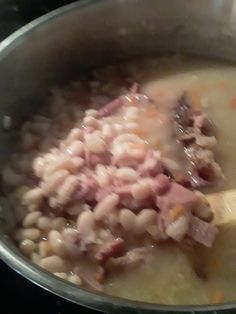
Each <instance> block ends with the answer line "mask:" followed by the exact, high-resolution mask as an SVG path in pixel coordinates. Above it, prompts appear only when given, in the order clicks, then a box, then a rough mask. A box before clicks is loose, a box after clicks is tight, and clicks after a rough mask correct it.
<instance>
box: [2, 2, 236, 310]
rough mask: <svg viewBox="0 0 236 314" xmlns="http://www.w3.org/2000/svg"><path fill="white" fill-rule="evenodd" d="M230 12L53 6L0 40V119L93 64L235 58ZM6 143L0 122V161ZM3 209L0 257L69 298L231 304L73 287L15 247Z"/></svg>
mask: <svg viewBox="0 0 236 314" xmlns="http://www.w3.org/2000/svg"><path fill="white" fill-rule="evenodd" d="M235 14H236V1H233V0H204V1H190V0H169V1H168V0H159V1H157V0H126V1H125V0H113V1H111V0H94V1H92V0H87V1H79V2H75V3H73V4H71V5H68V6H65V7H62V8H60V9H58V10H56V11H53V12H52V13H49V14H47V15H45V16H43V17H41V18H39V19H37V20H35V21H33V22H32V23H30V24H28V25H26V26H25V27H23V28H21V29H20V30H19V31H17V32H16V33H14V34H13V35H11V36H10V37H9V38H7V39H6V40H5V41H4V42H2V43H1V44H0V119H3V117H4V115H9V116H10V117H11V118H12V121H13V127H16V126H17V125H18V124H19V123H20V122H21V121H22V119H24V117H26V116H27V115H28V114H29V113H31V112H34V111H35V110H37V108H38V106H39V104H40V103H41V102H42V101H43V99H44V98H45V96H46V95H47V93H48V91H49V90H50V88H51V87H52V86H55V85H58V84H63V83H65V82H67V81H68V80H71V79H73V77H75V76H78V74H79V73H80V72H81V71H83V70H84V69H85V68H88V67H91V66H94V65H101V64H105V63H110V62H115V61H117V60H123V59H127V58H131V57H137V56H147V55H149V56H150V55H157V54H166V53H171V52H185V53H192V54H197V55H206V56H211V57H219V58H224V59H231V60H235V59H236V54H235V51H236V19H235ZM12 147H14V141H13V139H12V133H11V132H8V133H6V132H4V131H3V130H2V129H1V130H0V161H1V163H2V162H3V161H4V159H5V158H7V156H8V153H9V151H10V150H11V148H12ZM4 213H5V216H4ZM9 215H10V213H9V212H7V209H6V208H4V206H3V213H2V217H3V218H2V220H1V227H0V229H1V230H0V256H1V258H2V259H3V260H4V261H5V262H6V263H7V264H8V265H10V266H11V267H12V268H14V269H15V270H16V271H17V272H19V273H21V274H22V275H23V276H25V277H26V278H28V279H29V280H31V281H33V282H35V283H36V284H38V285H40V286H42V287H43V288H45V289H47V290H49V291H51V292H53V293H55V294H57V295H60V296H61V297H63V298H66V299H68V300H71V301H73V302H75V303H79V304H83V305H85V306H89V307H92V308H95V309H97V310H101V311H105V312H109V313H110V312H111V313H115V312H124V313H133V312H137V313H141V312H145V313H146V312H149V313H151V312H158V311H159V312H161V311H169V312H181V313H183V312H199V311H200V312H203V311H216V310H227V309H232V308H236V303H231V304H223V305H213V306H166V305H158V304H146V303H142V302H133V301H129V300H124V299H120V298H114V297H110V296H106V295H104V294H100V293H96V292H93V291H89V290H86V289H82V288H76V287H75V286H73V285H71V284H69V283H67V282H64V281H62V280H60V279H57V278H55V277H54V276H52V275H50V274H49V273H47V272H45V271H43V270H42V269H40V268H38V267H37V266H35V265H32V264H31V263H30V262H29V261H28V260H27V259H25V258H24V257H23V256H22V255H21V254H20V253H19V252H18V250H17V249H16V247H15V246H14V244H13V243H12V242H11V240H10V239H9V238H8V236H7V235H6V231H5V230H6V227H9V224H10V220H9V219H8V217H9ZM4 217H5V218H4ZM4 219H5V220H4Z"/></svg>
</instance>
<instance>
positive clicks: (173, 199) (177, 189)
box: [157, 182, 199, 212]
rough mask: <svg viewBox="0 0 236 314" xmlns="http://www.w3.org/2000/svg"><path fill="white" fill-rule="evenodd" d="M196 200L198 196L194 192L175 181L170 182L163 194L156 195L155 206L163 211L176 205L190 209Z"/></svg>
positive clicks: (196, 202)
mask: <svg viewBox="0 0 236 314" xmlns="http://www.w3.org/2000/svg"><path fill="white" fill-rule="evenodd" d="M198 201H199V198H198V196H197V195H196V194H195V193H194V192H192V191H191V190H188V189H186V188H185V187H183V186H181V185H180V184H178V183H175V182H172V183H171V185H170V188H169V190H168V191H167V192H166V193H165V194H164V195H161V196H157V206H158V207H159V208H160V209H161V210H162V211H164V212H166V211H168V210H170V209H172V208H174V207H175V206H176V205H179V206H183V207H184V208H185V209H186V210H191V209H193V207H194V206H196V205H197V204H198Z"/></svg>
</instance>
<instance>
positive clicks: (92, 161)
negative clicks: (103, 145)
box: [85, 150, 112, 168]
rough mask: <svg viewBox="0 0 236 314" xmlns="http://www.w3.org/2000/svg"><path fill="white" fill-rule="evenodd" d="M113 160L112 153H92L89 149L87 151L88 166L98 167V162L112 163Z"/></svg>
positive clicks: (103, 163)
mask: <svg viewBox="0 0 236 314" xmlns="http://www.w3.org/2000/svg"><path fill="white" fill-rule="evenodd" d="M111 160H112V154H111V153H110V152H105V153H103V154H94V153H90V152H89V151H88V150H86V151H85V161H86V164H87V166H88V167H92V168H94V167H96V166H97V165H98V164H102V165H110V164H111Z"/></svg>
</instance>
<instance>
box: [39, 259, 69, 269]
mask: <svg viewBox="0 0 236 314" xmlns="http://www.w3.org/2000/svg"><path fill="white" fill-rule="evenodd" d="M39 266H41V267H42V268H44V269H46V270H47V271H49V272H51V273H55V272H56V273H61V272H65V271H66V269H67V267H66V262H65V261H64V260H63V259H62V258H61V257H59V256H56V255H52V256H48V257H44V258H42V259H41V260H40V261H39Z"/></svg>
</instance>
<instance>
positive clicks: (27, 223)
mask: <svg viewBox="0 0 236 314" xmlns="http://www.w3.org/2000/svg"><path fill="white" fill-rule="evenodd" d="M40 216H42V213H41V212H40V211H35V212H31V213H29V214H28V215H26V216H25V218H24V220H23V222H22V225H23V227H26V228H29V227H33V226H34V225H35V224H36V223H37V221H38V219H39V217H40Z"/></svg>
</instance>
